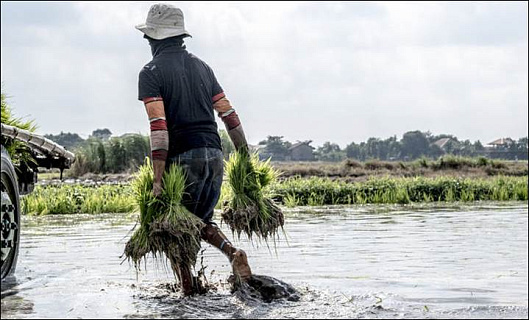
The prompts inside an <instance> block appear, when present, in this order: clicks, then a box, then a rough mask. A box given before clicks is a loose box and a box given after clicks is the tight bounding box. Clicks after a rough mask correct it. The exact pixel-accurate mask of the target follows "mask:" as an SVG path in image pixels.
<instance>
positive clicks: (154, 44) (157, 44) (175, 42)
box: [143, 35, 186, 57]
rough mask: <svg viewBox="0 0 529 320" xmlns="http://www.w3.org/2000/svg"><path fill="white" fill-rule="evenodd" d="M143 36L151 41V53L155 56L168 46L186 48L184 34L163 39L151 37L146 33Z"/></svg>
mask: <svg viewBox="0 0 529 320" xmlns="http://www.w3.org/2000/svg"><path fill="white" fill-rule="evenodd" d="M143 37H144V38H145V39H147V40H148V41H149V45H150V46H151V53H152V56H153V57H156V56H157V55H159V54H160V53H161V52H162V51H163V50H164V49H166V48H170V47H176V48H181V49H185V48H186V47H185V46H184V38H185V36H184V37H182V36H177V37H171V38H167V39H162V40H155V39H153V38H150V37H149V36H147V35H144V36H143Z"/></svg>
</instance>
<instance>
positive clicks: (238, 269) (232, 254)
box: [201, 224, 252, 282]
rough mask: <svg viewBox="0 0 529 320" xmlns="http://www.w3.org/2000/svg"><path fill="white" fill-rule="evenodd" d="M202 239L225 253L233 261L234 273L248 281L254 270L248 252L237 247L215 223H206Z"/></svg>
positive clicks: (240, 278) (241, 279) (242, 279)
mask: <svg viewBox="0 0 529 320" xmlns="http://www.w3.org/2000/svg"><path fill="white" fill-rule="evenodd" d="M201 236H202V239H204V241H206V242H207V243H209V244H211V245H212V246H214V247H216V248H217V249H219V250H220V251H222V253H224V254H225V255H226V256H227V257H228V260H229V261H230V263H231V266H232V269H233V274H234V275H235V276H236V277H237V278H238V279H239V280H240V281H244V282H246V281H248V280H250V278H251V276H252V270H251V269H250V265H249V264H248V258H247V256H246V252H244V251H243V250H241V249H237V248H235V247H234V246H233V245H232V244H231V242H230V241H229V240H228V238H227V237H226V236H225V235H224V233H222V231H221V230H220V229H219V227H217V226H216V225H215V224H206V226H205V227H204V228H203V229H202V232H201Z"/></svg>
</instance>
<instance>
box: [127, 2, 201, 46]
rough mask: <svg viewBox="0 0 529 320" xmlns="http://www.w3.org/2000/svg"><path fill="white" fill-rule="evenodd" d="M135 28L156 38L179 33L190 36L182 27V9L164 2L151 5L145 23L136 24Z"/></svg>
mask: <svg viewBox="0 0 529 320" xmlns="http://www.w3.org/2000/svg"><path fill="white" fill-rule="evenodd" d="M136 29H138V30H140V31H141V32H143V33H145V34H146V35H147V36H149V37H151V38H153V39H156V40H162V39H166V38H170V37H176V36H181V35H187V36H191V34H189V32H187V31H186V29H185V27H184V14H183V13H182V10H180V9H179V8H177V7H175V6H173V5H170V4H165V3H158V4H154V5H152V6H151V9H150V10H149V14H148V15H147V20H146V21H145V23H142V24H139V25H137V26H136Z"/></svg>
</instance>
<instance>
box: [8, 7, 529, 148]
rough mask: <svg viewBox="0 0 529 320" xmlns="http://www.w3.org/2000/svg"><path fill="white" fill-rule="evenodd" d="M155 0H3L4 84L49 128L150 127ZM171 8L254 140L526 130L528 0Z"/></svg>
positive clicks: (467, 135)
mask: <svg viewBox="0 0 529 320" xmlns="http://www.w3.org/2000/svg"><path fill="white" fill-rule="evenodd" d="M152 3H154V2H141V3H136V2H131V3H124V2H113V3H107V2H102V3H99V2H86V3H64V4H63V3H43V4H39V7H38V8H37V9H32V10H33V11H32V10H28V8H27V4H17V3H4V2H2V22H1V23H2V25H1V26H2V81H3V83H4V89H5V91H6V92H7V93H8V94H10V95H12V96H13V98H12V103H13V104H14V106H15V108H16V110H15V111H16V112H17V114H21V115H31V116H32V117H33V118H35V119H36V120H37V122H38V123H39V124H40V127H41V130H42V131H43V132H45V133H56V132H60V131H61V130H62V131H71V132H80V133H84V134H85V135H86V134H89V133H90V132H91V131H92V130H94V129H96V128H103V127H108V128H109V129H110V130H111V131H113V132H114V133H117V134H121V133H125V132H137V131H142V132H144V133H146V132H147V124H146V119H145V114H144V111H143V107H142V105H141V103H139V102H138V101H137V100H136V95H137V75H138V71H139V70H140V68H141V67H142V66H143V64H145V63H146V62H148V61H149V59H150V49H149V47H148V45H147V43H146V41H145V40H144V39H142V38H141V33H140V32H139V31H137V30H136V29H134V25H136V24H139V23H141V22H143V21H144V20H145V18H146V14H147V10H148V8H149V7H150V5H151V4H152ZM174 4H176V5H180V7H181V8H182V9H183V11H184V15H185V18H186V27H187V29H188V30H189V31H190V32H191V34H193V38H191V39H188V40H187V41H186V43H187V46H188V49H189V51H190V52H193V53H194V54H196V55H197V56H199V57H200V58H202V59H204V60H205V61H206V62H208V64H210V65H211V66H212V68H213V69H214V70H215V72H216V75H217V78H218V79H219V81H220V82H221V84H222V86H223V87H224V89H225V90H226V92H227V93H228V95H229V97H230V99H231V100H232V102H233V103H234V105H235V106H236V108H237V109H238V110H239V114H240V116H241V119H242V120H243V125H244V128H245V131H246V132H247V135H248V138H249V141H250V142H251V143H257V142H258V141H260V140H263V139H265V138H266V136H267V135H283V136H285V138H286V139H288V140H290V141H295V140H307V139H312V140H314V144H315V145H321V144H323V142H325V141H333V142H337V143H339V144H340V145H341V146H342V147H344V146H345V145H346V144H348V143H350V142H351V141H356V142H359V141H363V140H366V139H367V138H369V137H371V136H375V137H382V138H385V137H389V136H393V135H398V136H401V135H402V134H403V133H404V132H406V131H409V130H416V129H419V130H424V131H426V130H430V131H432V132H434V133H449V134H455V135H456V136H458V137H460V138H462V139H471V140H478V139H480V140H482V141H487V140H492V139H494V138H496V137H501V136H511V137H513V138H518V137H521V136H526V135H527V120H526V119H527V103H528V94H527V86H528V80H527V78H528V76H527V75H528V73H527V54H528V50H527V3H491V4H489V3H484V2H482V3H443V2H427V3H418V4H417V3H393V2H382V3H372V2H368V3H365V2H360V3H359V2H352V3H350V2H343V3H342V2H331V3H322V2H316V3H315V2H311V3H299V2H294V3H284V2H280V3H277V2H274V3H253V2H252V3H239V2H228V3H219V2H206V3H204V2H183V3H174ZM22 9H23V10H22ZM21 11H24V14H21Z"/></svg>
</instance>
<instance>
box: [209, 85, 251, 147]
mask: <svg viewBox="0 0 529 320" xmlns="http://www.w3.org/2000/svg"><path fill="white" fill-rule="evenodd" d="M213 108H214V109H215V111H217V112H218V115H219V117H220V118H221V119H222V121H223V122H224V125H225V126H226V130H227V131H228V135H229V136H230V139H231V142H233V145H234V146H235V148H236V149H237V150H241V149H245V150H246V151H247V150H248V143H247V142H246V136H245V134H244V131H243V129H242V124H241V121H240V120H239V115H238V114H237V112H235V109H234V108H233V106H232V105H231V103H230V101H229V100H228V99H227V98H226V96H225V95H224V93H220V94H218V95H216V96H215V97H213Z"/></svg>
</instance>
